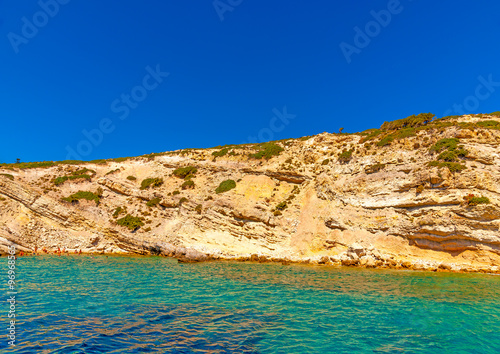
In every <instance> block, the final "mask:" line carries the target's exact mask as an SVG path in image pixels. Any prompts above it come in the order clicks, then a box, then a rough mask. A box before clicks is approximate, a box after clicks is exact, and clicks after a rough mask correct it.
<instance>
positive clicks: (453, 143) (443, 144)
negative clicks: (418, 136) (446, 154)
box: [430, 138, 459, 152]
mask: <svg viewBox="0 0 500 354" xmlns="http://www.w3.org/2000/svg"><path fill="white" fill-rule="evenodd" d="M458 143H459V140H458V139H457V138H447V139H441V140H439V141H438V142H437V143H435V144H434V145H432V147H431V149H430V152H441V151H443V150H455V149H456V148H457V146H458Z"/></svg>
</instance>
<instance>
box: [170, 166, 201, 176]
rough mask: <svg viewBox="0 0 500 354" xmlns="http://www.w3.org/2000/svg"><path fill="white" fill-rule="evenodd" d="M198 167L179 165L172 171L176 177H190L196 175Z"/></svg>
mask: <svg viewBox="0 0 500 354" xmlns="http://www.w3.org/2000/svg"><path fill="white" fill-rule="evenodd" d="M196 172H198V169H197V168H196V167H194V166H187V167H179V168H177V169H175V170H174V172H172V174H173V175H174V176H175V177H178V178H183V179H188V178H192V177H194V175H195V174H196Z"/></svg>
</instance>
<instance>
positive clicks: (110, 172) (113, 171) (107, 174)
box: [105, 168, 120, 176]
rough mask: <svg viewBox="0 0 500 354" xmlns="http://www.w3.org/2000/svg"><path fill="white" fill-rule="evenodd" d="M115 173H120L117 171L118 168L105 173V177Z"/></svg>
mask: <svg viewBox="0 0 500 354" xmlns="http://www.w3.org/2000/svg"><path fill="white" fill-rule="evenodd" d="M116 172H120V169H119V168H117V169H116V170H111V171H109V172H107V173H106V174H105V176H109V175H112V174H114V173H116Z"/></svg>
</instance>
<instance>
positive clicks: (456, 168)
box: [429, 161, 467, 172]
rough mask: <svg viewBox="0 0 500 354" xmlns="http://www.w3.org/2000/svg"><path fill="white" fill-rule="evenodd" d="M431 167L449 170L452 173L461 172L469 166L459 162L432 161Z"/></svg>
mask: <svg viewBox="0 0 500 354" xmlns="http://www.w3.org/2000/svg"><path fill="white" fill-rule="evenodd" d="M429 166H430V167H439V168H444V167H446V168H448V170H450V172H461V171H463V170H465V169H467V166H465V165H462V164H460V163H458V162H441V161H431V162H429Z"/></svg>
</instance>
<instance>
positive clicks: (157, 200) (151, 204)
mask: <svg viewBox="0 0 500 354" xmlns="http://www.w3.org/2000/svg"><path fill="white" fill-rule="evenodd" d="M160 201H161V199H160V198H153V199H151V200H149V201H148V202H147V203H146V205H147V206H148V207H154V206H155V205H158V204H159V203H160Z"/></svg>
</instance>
